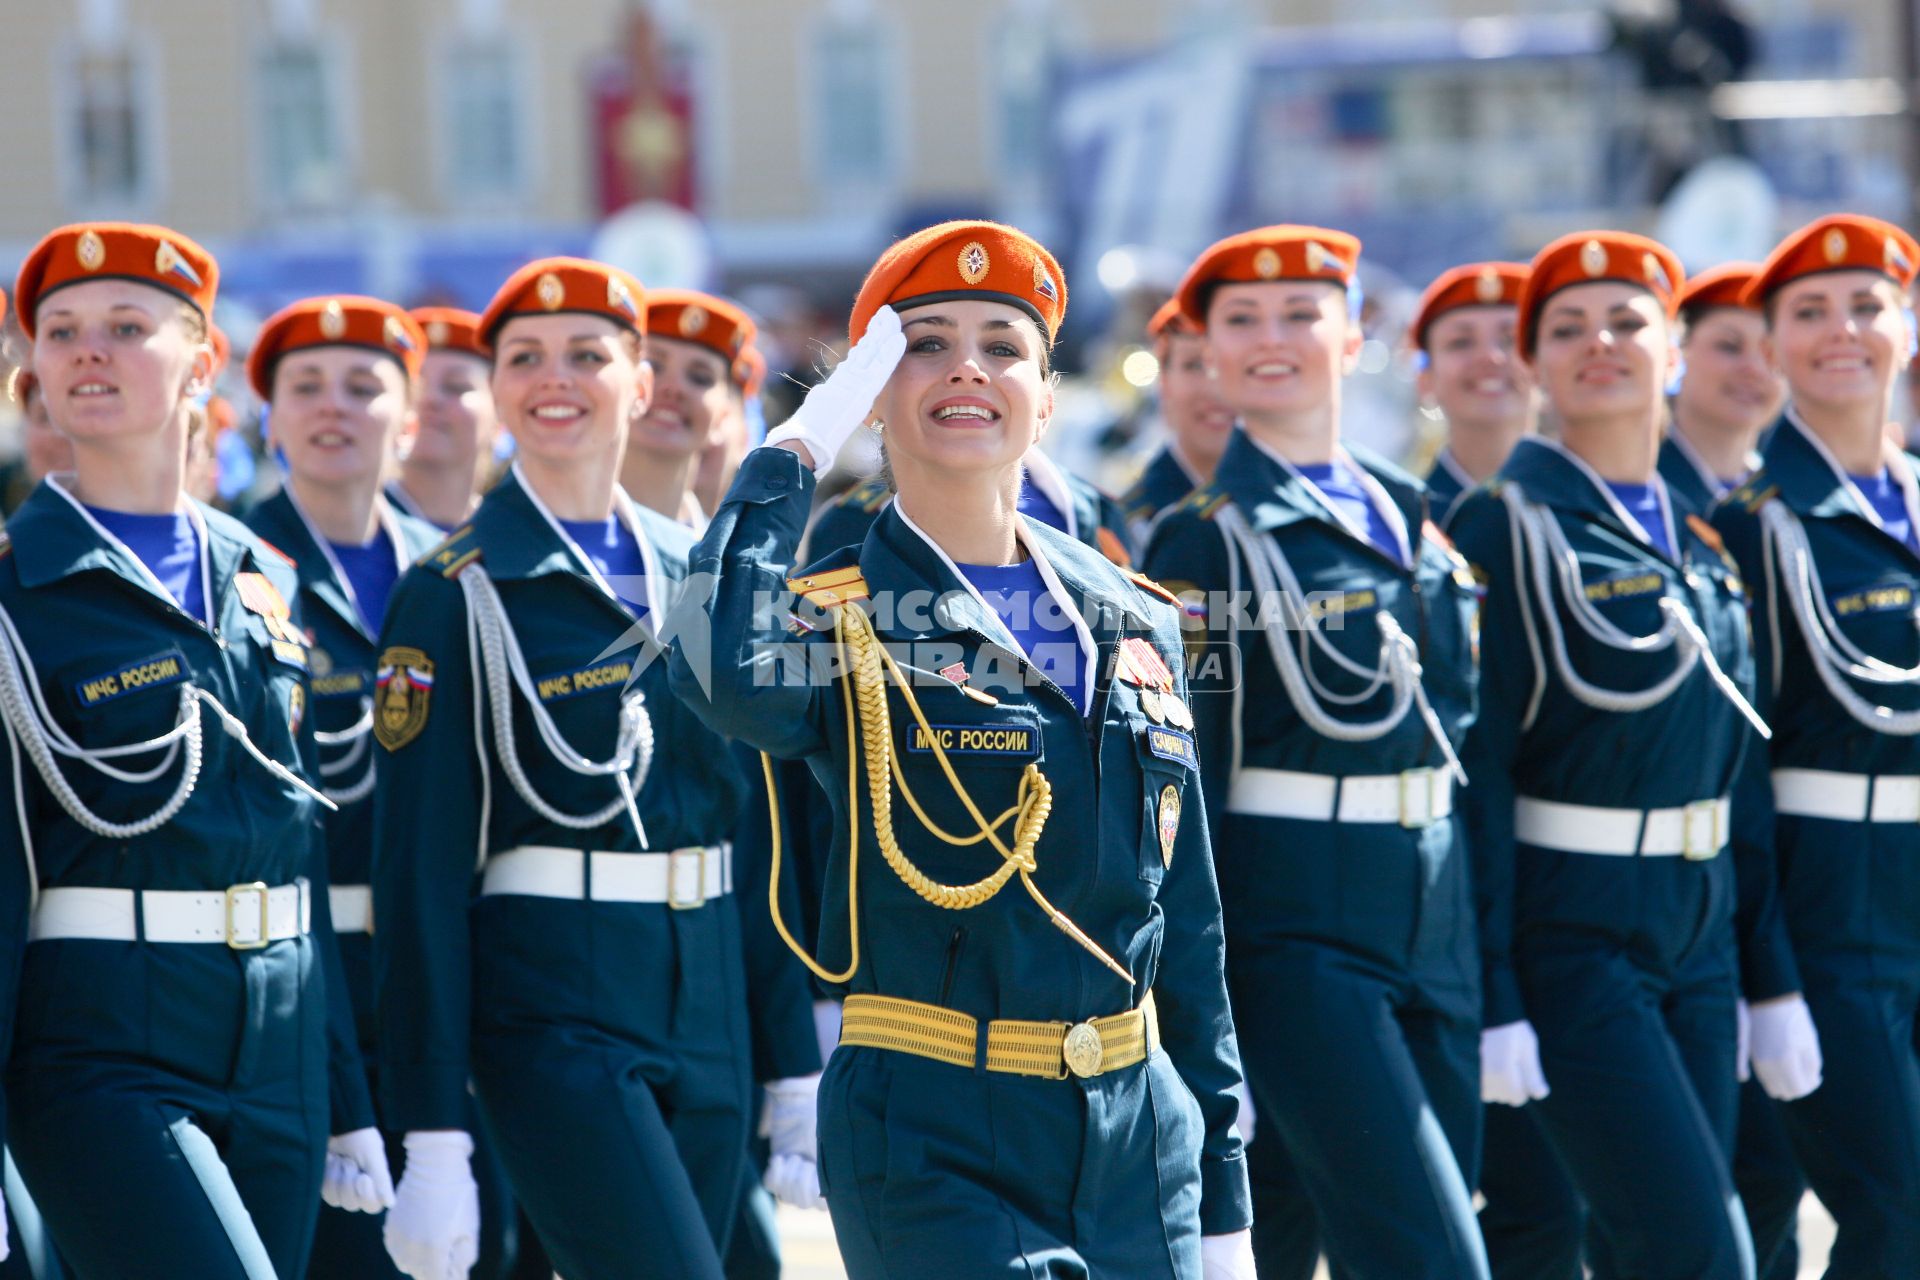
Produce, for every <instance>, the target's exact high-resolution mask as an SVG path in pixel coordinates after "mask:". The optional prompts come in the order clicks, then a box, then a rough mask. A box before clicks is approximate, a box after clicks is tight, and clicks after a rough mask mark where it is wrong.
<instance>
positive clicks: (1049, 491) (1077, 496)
mask: <svg viewBox="0 0 1920 1280" xmlns="http://www.w3.org/2000/svg"><path fill="white" fill-rule="evenodd" d="M1021 462H1022V465H1024V466H1025V467H1026V469H1027V479H1028V480H1030V481H1032V482H1033V487H1034V488H1036V489H1038V490H1039V491H1040V492H1041V493H1042V494H1044V495H1046V498H1047V501H1049V502H1051V503H1052V504H1053V505H1054V506H1055V507H1056V508H1058V509H1059V512H1060V514H1061V515H1062V516H1064V517H1066V521H1067V527H1066V530H1065V533H1066V535H1067V536H1068V537H1069V538H1077V537H1079V536H1080V530H1081V529H1082V528H1085V527H1087V526H1088V525H1089V524H1098V523H1099V522H1100V516H1099V513H1098V512H1095V513H1093V516H1092V518H1091V520H1089V518H1088V513H1087V512H1086V511H1085V510H1084V509H1083V508H1082V498H1083V495H1082V494H1081V493H1080V491H1079V490H1078V489H1077V488H1076V487H1075V486H1073V485H1071V484H1069V483H1068V481H1067V477H1066V475H1065V474H1064V473H1063V472H1062V471H1061V470H1060V468H1059V467H1057V466H1055V465H1054V462H1053V459H1052V458H1049V457H1048V456H1047V455H1046V454H1044V453H1042V452H1041V451H1040V450H1039V449H1038V448H1033V449H1029V450H1027V456H1026V457H1025V458H1023V459H1021Z"/></svg>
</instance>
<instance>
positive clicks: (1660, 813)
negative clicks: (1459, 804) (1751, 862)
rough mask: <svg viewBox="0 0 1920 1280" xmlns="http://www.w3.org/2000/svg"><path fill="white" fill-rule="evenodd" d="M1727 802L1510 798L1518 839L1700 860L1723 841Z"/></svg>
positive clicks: (1575, 849) (1562, 848) (1576, 849)
mask: <svg viewBox="0 0 1920 1280" xmlns="http://www.w3.org/2000/svg"><path fill="white" fill-rule="evenodd" d="M1729 808H1730V806H1729V805H1728V803H1727V799H1726V797H1725V796H1722V797H1720V798H1718V799H1714V800H1696V801H1694V802H1693V803H1691V804H1685V805H1680V806H1679V807H1677V808H1673V809H1609V808H1605V807H1603V806H1600V805H1591V804H1562V803H1561V802H1559V801H1557V800H1536V799H1534V798H1533V797H1532V796H1520V797H1518V798H1516V799H1515V800H1514V802H1513V835H1514V839H1516V840H1518V841H1520V842H1521V843H1522V844H1531V845H1537V846H1539V847H1540V848H1543V849H1556V850H1558V851H1559V852H1561V853H1593V854H1606V855H1611V856H1614V857H1622V858H1631V857H1634V856H1636V855H1638V856H1640V857H1643V858H1671V857H1683V858H1686V859H1688V860H1689V861H1693V862H1705V861H1707V860H1708V859H1709V858H1713V857H1715V856H1717V855H1718V854H1719V852H1720V851H1721V850H1722V849H1724V848H1726V847H1727V815H1728V812H1729Z"/></svg>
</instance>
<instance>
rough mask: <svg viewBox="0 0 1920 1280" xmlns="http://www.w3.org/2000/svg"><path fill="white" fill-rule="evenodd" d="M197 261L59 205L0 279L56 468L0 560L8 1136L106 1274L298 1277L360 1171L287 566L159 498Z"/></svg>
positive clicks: (359, 1100)
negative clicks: (61, 210)
mask: <svg viewBox="0 0 1920 1280" xmlns="http://www.w3.org/2000/svg"><path fill="white" fill-rule="evenodd" d="M217 272H218V268H217V266H216V265H215V263H214V260H213V258H212V257H211V256H210V255H208V254H207V253H206V251H205V250H203V249H201V248H200V247H199V246H198V245H196V244H194V243H193V242H192V241H190V240H188V239H187V238H186V237H184V236H181V235H179V234H177V233H175V232H173V231H170V230H168V229H166V228H164V227H152V226H136V225H132V224H126V223H86V224H80V225H75V226H68V227H62V228H60V229H59V230H57V231H54V232H53V233H51V234H50V235H48V236H47V237H46V238H45V239H44V240H42V241H41V242H40V243H39V245H37V246H36V247H35V248H34V250H33V251H32V252H31V253H30V254H29V255H28V257H27V259H26V262H25V264H24V265H23V266H22V267H21V270H20V277H19V282H18V286H17V288H16V291H15V298H16V299H17V301H18V304H19V307H20V311H21V318H22V326H23V328H25V329H26V331H27V332H28V334H29V335H30V336H34V337H35V338H36V341H35V345H34V353H33V372H34V376H35V378H36V379H37V380H38V381H39V384H40V387H41V391H42V394H43V395H44V396H45V403H46V406H47V411H48V414H49V416H50V417H51V419H52V421H53V425H54V426H55V427H56V428H57V429H58V430H60V431H61V432H62V433H63V434H64V435H66V436H67V437H69V438H70V439H71V440H72V441H73V445H74V463H75V470H74V472H73V474H72V475H70V476H55V477H52V478H50V479H49V480H48V482H47V483H46V484H43V485H42V486H41V487H40V488H39V489H38V490H36V491H35V493H34V494H33V496H32V497H31V498H29V499H28V501H27V503H26V505H25V506H23V507H22V508H21V510H20V511H19V512H17V513H16V514H15V516H14V518H13V520H12V521H10V522H9V530H8V532H9V533H10V534H11V542H10V545H9V546H8V548H7V549H6V552H5V554H4V558H0V631H4V633H5V635H4V640H3V641H0V713H4V720H5V726H6V734H7V751H8V754H9V755H10V757H11V766H10V769H9V771H8V773H7V774H6V775H5V776H8V777H10V778H11V779H12V782H11V786H12V790H13V796H12V800H11V802H10V804H9V805H8V808H9V809H11V810H12V811H13V812H14V814H15V815H16V816H17V822H9V823H6V824H4V832H5V834H4V835H0V840H5V841H6V843H7V844H8V845H9V846H10V847H9V848H8V849H7V850H6V851H5V852H4V854H0V912H4V916H5V920H6V924H5V926H4V928H0V936H4V937H5V938H7V939H9V942H8V944H7V946H6V949H5V957H6V958H5V961H4V974H3V979H0V1003H3V1004H4V1005H5V1006H6V1008H5V1010H4V1011H5V1013H7V1014H10V1015H12V1016H11V1017H0V1025H6V1024H7V1023H8V1022H11V1024H12V1028H13V1042H12V1057H11V1061H10V1063H9V1067H8V1074H7V1103H8V1107H9V1114H8V1120H9V1125H8V1139H9V1142H10V1145H11V1148H12V1152H13V1155H14V1157H15V1159H16V1160H17V1161H18V1163H19V1166H20V1170H21V1172H22V1173H23V1174H24V1175H25V1178H26V1181H27V1183H28V1185H30V1186H31V1187H32V1189H33V1193H34V1196H35V1198H36V1199H37V1200H38V1202H39V1205H40V1209H41V1211H42V1213H43V1215H44V1217H45V1219H46V1223H47V1226H48V1228H49V1230H50V1231H51V1233H52V1234H53V1236H54V1239H55V1240H56V1242H57V1243H58V1245H59V1247H60V1251H61V1253H62V1254H63V1255H65V1257H66V1260H67V1262H68V1263H69V1265H70V1267H71V1268H72V1270H73V1271H74V1272H75V1273H76V1274H77V1275H79V1276H81V1277H87V1278H91V1277H101V1278H103V1280H104V1278H106V1277H113V1278H114V1280H120V1278H121V1277H139V1276H163V1275H164V1276H175V1275H183V1274H191V1275H194V1276H196V1277H198V1276H212V1277H232V1278H233V1280H244V1278H247V1277H256V1276H260V1275H266V1274H276V1275H285V1276H297V1275H300V1274H302V1273H303V1271H304V1269H305V1266H306V1258H307V1250H308V1247H309V1245H310V1244H311V1242H312V1239H313V1225H314V1218H315V1215H316V1213H317V1211H318V1209H319V1201H320V1196H321V1194H322V1193H323V1188H324V1194H326V1195H327V1196H328V1198H329V1200H330V1201H331V1202H335V1203H338V1202H340V1201H341V1199H342V1198H343V1197H350V1196H355V1195H357V1194H359V1192H360V1191H361V1189H362V1188H361V1179H362V1178H363V1177H364V1178H365V1179H366V1181H367V1183H369V1184H371V1185H373V1186H376V1187H377V1186H378V1185H379V1183H380V1182H381V1180H382V1179H384V1178H385V1176H386V1170H385V1163H384V1160H383V1159H382V1158H381V1157H380V1155H379V1142H378V1135H376V1134H375V1133H374V1132H373V1131H372V1129H371V1125H372V1123H373V1114H372V1107H371V1105H370V1103H369V1102H368V1099H367V1090H366V1081H365V1078H364V1075H363V1073H362V1068H361V1064H360V1059H359V1054H358V1053H357V1051H356V1050H355V1048H354V1045H353V1040H352V1027H351V1023H350V1022H349V1021H348V1020H347V1019H346V1018H345V1017H344V1016H340V1017H334V1018H329V1016H328V1008H327V1001H326V999H325V990H324V989H323V987H322V986H321V985H320V983H321V982H322V975H321V969H322V966H324V967H325V969H326V970H327V973H326V975H325V981H326V982H327V983H328V984H329V985H331V984H332V983H334V982H337V981H338V980H339V974H340V969H339V957H338V954H337V952H336V950H335V948H334V944H333V933H332V928H331V926H330V924H329V923H328V919H329V914H328V905H327V895H326V884H327V872H326V861H325V850H324V847H323V845H322V843H321V841H320V839H319V821H318V818H319V812H318V808H319V806H320V805H321V804H322V803H323V801H322V800H321V797H320V795H319V793H318V792H317V791H316V790H314V788H313V787H312V786H311V785H310V784H309V783H308V782H306V781H305V780H304V779H303V777H302V772H303V771H304V764H303V762H305V761H310V760H311V758H312V757H311V754H310V753H311V751H312V746H313V737H312V730H311V726H310V725H309V723H308V719H307V716H306V714H305V713H306V706H307V698H308V685H307V648H306V640H305V636H304V635H303V634H302V633H301V631H300V626H299V619H298V615H297V614H296V613H295V611H294V606H293V604H292V603H291V601H292V600H293V597H294V595H295V592H294V576H293V573H292V571H291V569H290V568H289V567H288V565H287V563H286V561H285V560H284V559H283V558H282V557H281V556H279V555H278V554H276V553H275V552H274V551H273V550H272V549H271V548H270V547H268V546H267V545H266V544H265V543H263V542H261V541H260V540H259V539H258V538H257V537H255V536H254V535H253V534H252V533H250V532H249V531H248V530H247V529H246V528H245V527H244V526H242V525H240V524H238V523H237V522H235V521H233V520H230V519H228V518H226V517H225V516H222V515H220V514H218V513H216V512H213V511H211V510H208V509H206V508H204V507H201V506H199V505H197V504H195V503H191V502H189V501H187V500H186V499H185V498H183V496H182V494H181V491H180V484H181V477H182V473H183V470H184V466H185V453H186V448H185V447H186V426H187V422H188V419H189V416H190V414H191V410H192V406H193V402H194V399H195V398H196V396H197V395H198V394H199V393H200V392H201V391H202V390H203V389H204V386H205V383H206V380H207V378H208V375H209V372H210V370H211V367H212V358H213V352H212V349H211V347H210V345H209V343H208V341H207V317H208V314H209V313H210V312H211V310H212V308H213V300H214V292H215V287H216V284H217V279H218V276H217ZM22 944H24V955H23V952H22ZM16 995H17V1003H16ZM337 1010H338V1012H339V1014H341V1015H344V1014H345V1012H346V1006H345V1004H344V1002H342V1003H340V1004H339V1005H338V1006H337ZM329 1059H331V1066H330V1068H329V1067H327V1066H326V1065H325V1064H327V1063H328V1062H329ZM329 1094H331V1112H332V1122H331V1124H329ZM329 1132H332V1133H333V1134H336V1135H340V1136H339V1137H337V1138H336V1139H335V1140H334V1141H333V1142H332V1143H329V1141H328V1136H327V1135H328V1133H329ZM330 1152H331V1153H333V1154H337V1155H338V1156H340V1157H342V1158H341V1159H338V1160H332V1159H327V1156H328V1155H329V1153H330Z"/></svg>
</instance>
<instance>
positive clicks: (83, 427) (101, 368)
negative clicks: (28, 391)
mask: <svg viewBox="0 0 1920 1280" xmlns="http://www.w3.org/2000/svg"><path fill="white" fill-rule="evenodd" d="M35 321H36V324H37V328H38V334H39V336H38V338H37V340H36V341H35V342H34V344H33V371H34V375H35V376H36V377H37V378H38V379H39V380H40V394H41V397H42V402H43V403H44V405H45V406H46V411H47V417H48V419H49V420H50V421H51V422H52V423H53V425H54V427H55V428H56V429H57V430H59V431H60V432H61V433H62V434H63V435H65V436H67V437H68V438H69V439H71V440H73V441H74V442H75V443H76V444H77V445H80V446H82V447H85V446H88V445H101V446H110V445H111V444H112V443H113V442H115V441H118V440H124V439H130V438H136V437H141V436H151V435H157V434H159V433H160V432H162V431H165V430H166V429H167V428H168V427H170V426H172V425H174V424H175V422H176V421H177V420H178V419H179V418H180V417H181V415H182V412H183V410H184V409H185V407H186V405H187V402H188V401H189V399H190V398H191V397H192V396H193V395H194V394H196V393H197V392H198V391H199V390H200V389H201V388H202V387H203V386H204V385H205V383H206V381H207V378H208V377H209V375H210V373H211V371H212V368H213V348H212V347H211V346H210V345H208V343H207V341H206V326H205V321H203V320H201V319H200V317H199V313H198V312H194V311H192V310H191V309H190V308H188V307H187V306H186V305H185V304H184V303H182V302H181V301H180V300H179V299H178V298H175V297H174V296H173V295H171V294H168V293H164V292H162V291H161V290H159V289H154V288H151V287H149V286H147V285H143V284H137V283H135V282H133V281H131V280H89V281H87V282H86V283H85V284H75V285H68V286H67V287H66V288H63V289H59V290H57V291H55V292H54V293H53V294H51V295H49V296H48V297H46V298H45V299H43V300H42V301H41V303H40V307H39V310H38V311H37V312H36V313H35Z"/></svg>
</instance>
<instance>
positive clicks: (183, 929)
mask: <svg viewBox="0 0 1920 1280" xmlns="http://www.w3.org/2000/svg"><path fill="white" fill-rule="evenodd" d="M310 914H311V911H310V906H309V903H308V900H307V883H306V881H305V880H300V881H297V882H296V883H294V884H283V885H277V886H275V887H273V888H269V887H267V886H266V885H265V884H261V883H258V882H256V883H253V884H236V885H234V886H232V887H231V888H227V889H212V890H194V889H185V890H180V889H93V888H55V889H43V890H41V891H40V900H39V902H38V903H37V904H35V906H34V909H33V922H32V924H31V925H29V926H28V931H27V940H28V941H30V942H45V941H50V940H53V939H56V938H92V939H97V940H99V941H104V942H134V941H137V940H138V939H140V938H142V937H144V938H145V939H146V940H147V941H148V942H217V943H223V944H225V945H226V946H229V947H232V948H233V949H234V950H236V951H253V950H257V949H259V948H261V947H264V946H266V945H267V944H268V943H270V942H279V941H282V940H283V939H286V938H297V937H299V936H300V935H302V934H304V933H306V932H307V930H308V928H309V927H310Z"/></svg>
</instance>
